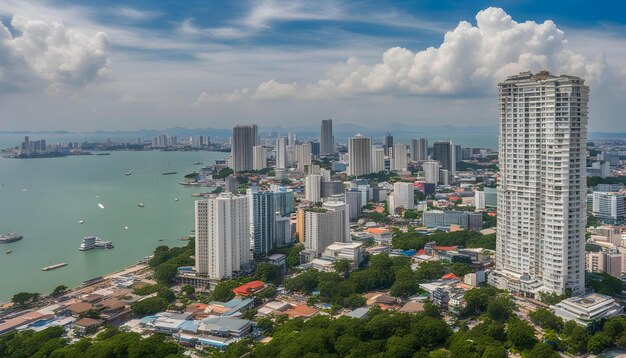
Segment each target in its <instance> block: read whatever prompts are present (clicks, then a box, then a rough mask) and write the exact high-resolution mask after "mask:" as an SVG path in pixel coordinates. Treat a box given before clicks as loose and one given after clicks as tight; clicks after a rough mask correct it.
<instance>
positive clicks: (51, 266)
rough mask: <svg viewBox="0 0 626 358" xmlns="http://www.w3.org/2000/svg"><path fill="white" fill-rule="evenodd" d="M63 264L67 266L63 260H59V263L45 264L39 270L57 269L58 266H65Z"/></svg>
mask: <svg viewBox="0 0 626 358" xmlns="http://www.w3.org/2000/svg"><path fill="white" fill-rule="evenodd" d="M65 266H67V264H66V263H65V262H61V263H60V264H54V265H50V266H46V267H44V268H42V269H41V271H50V270H54V269H58V268H61V267H65Z"/></svg>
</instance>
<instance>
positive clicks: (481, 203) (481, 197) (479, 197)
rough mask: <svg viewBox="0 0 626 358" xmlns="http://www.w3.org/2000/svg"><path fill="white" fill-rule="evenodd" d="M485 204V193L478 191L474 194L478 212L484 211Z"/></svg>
mask: <svg viewBox="0 0 626 358" xmlns="http://www.w3.org/2000/svg"><path fill="white" fill-rule="evenodd" d="M485 204H486V203H485V192H484V191H480V190H476V191H475V192H474V207H475V208H476V210H484V209H485Z"/></svg>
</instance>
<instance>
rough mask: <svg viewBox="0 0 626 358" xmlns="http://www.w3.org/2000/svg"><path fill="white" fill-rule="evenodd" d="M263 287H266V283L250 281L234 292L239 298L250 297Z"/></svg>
mask: <svg viewBox="0 0 626 358" xmlns="http://www.w3.org/2000/svg"><path fill="white" fill-rule="evenodd" d="M263 287H265V282H263V281H250V282H248V283H246V284H243V285H241V286H239V287H237V288H235V289H234V290H233V292H234V293H235V294H236V295H239V296H249V295H251V294H253V293H254V292H256V291H259V290H260V289H262V288H263Z"/></svg>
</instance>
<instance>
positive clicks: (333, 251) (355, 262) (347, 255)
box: [322, 241, 363, 268]
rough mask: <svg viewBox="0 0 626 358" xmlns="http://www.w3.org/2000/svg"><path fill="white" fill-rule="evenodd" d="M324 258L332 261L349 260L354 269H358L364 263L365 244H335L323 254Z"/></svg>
mask: <svg viewBox="0 0 626 358" xmlns="http://www.w3.org/2000/svg"><path fill="white" fill-rule="evenodd" d="M322 258H324V259H332V260H348V261H350V264H351V266H352V268H358V267H359V265H360V264H361V262H363V243H361V242H354V241H353V242H335V243H333V244H331V245H329V246H328V247H326V249H324V252H322Z"/></svg>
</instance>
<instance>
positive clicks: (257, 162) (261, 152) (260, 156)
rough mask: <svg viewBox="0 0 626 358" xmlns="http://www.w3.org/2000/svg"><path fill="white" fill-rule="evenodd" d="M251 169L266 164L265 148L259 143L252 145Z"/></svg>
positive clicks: (260, 167)
mask: <svg viewBox="0 0 626 358" xmlns="http://www.w3.org/2000/svg"><path fill="white" fill-rule="evenodd" d="M252 155H253V159H252V169H254V170H261V169H265V167H266V166H267V154H266V153H265V148H263V146H261V145H255V146H254V147H252Z"/></svg>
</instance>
